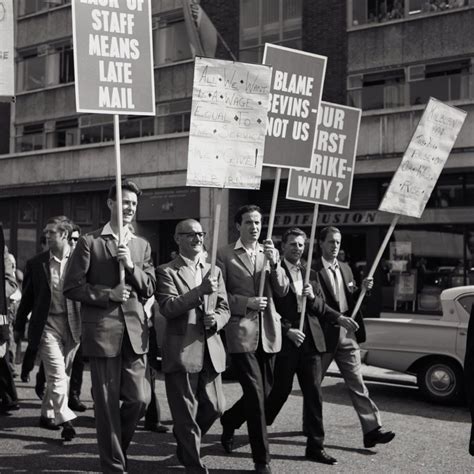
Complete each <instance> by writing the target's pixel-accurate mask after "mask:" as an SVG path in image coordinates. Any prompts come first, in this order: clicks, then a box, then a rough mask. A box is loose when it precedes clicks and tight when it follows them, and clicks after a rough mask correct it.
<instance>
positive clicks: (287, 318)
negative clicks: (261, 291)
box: [274, 260, 340, 352]
mask: <svg viewBox="0 0 474 474" xmlns="http://www.w3.org/2000/svg"><path fill="white" fill-rule="evenodd" d="M281 266H282V268H283V269H284V270H285V272H286V275H287V277H288V280H289V281H290V290H289V291H288V294H287V295H286V296H283V297H278V296H275V298H274V299H275V306H276V309H277V311H278V313H279V314H280V315H281V328H282V332H283V350H284V349H285V346H286V345H291V348H294V347H296V346H295V345H294V344H293V343H292V342H291V341H290V340H289V339H288V338H287V337H285V336H286V334H287V332H288V330H289V329H292V328H293V329H298V328H299V324H300V314H299V313H298V302H297V299H296V294H295V292H294V291H293V285H292V284H291V283H292V279H291V274H290V271H289V269H288V267H287V266H286V263H285V261H284V260H283V261H282V264H281ZM301 273H302V276H303V278H304V275H305V273H306V269H305V268H304V267H302V268H301ZM310 283H311V286H312V287H313V292H314V296H315V297H316V298H315V299H314V301H309V300H307V302H306V315H305V325H304V327H303V329H306V328H308V329H309V334H306V335H307V336H308V337H312V338H313V341H314V345H315V347H316V350H317V352H326V342H325V338H324V333H323V330H322V328H321V324H320V321H319V316H320V315H323V316H325V317H326V318H327V319H329V320H331V319H332V320H333V321H335V320H337V318H338V317H339V315H340V313H338V312H337V311H334V310H333V309H331V308H330V307H329V306H328V305H327V304H326V303H325V301H324V295H323V293H322V291H321V287H320V285H319V283H318V281H317V276H316V273H315V272H314V271H313V270H311V274H310ZM306 331H307V329H306Z"/></svg>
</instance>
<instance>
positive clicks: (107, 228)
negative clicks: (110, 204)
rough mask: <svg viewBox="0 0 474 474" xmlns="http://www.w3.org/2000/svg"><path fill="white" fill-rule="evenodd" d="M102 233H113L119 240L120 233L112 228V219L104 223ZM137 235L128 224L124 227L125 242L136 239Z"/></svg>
mask: <svg viewBox="0 0 474 474" xmlns="http://www.w3.org/2000/svg"><path fill="white" fill-rule="evenodd" d="M100 235H111V236H112V237H113V238H114V239H115V240H116V241H117V242H118V240H119V238H118V235H117V234H116V233H115V232H114V231H113V230H112V226H111V225H110V221H109V222H107V224H105V225H104V228H103V229H102V232H101V233H100ZM135 237H136V235H134V234H133V232H132V231H131V230H130V228H129V227H128V226H125V227H124V228H123V238H124V241H125V242H128V241H129V240H131V239H134V238H135Z"/></svg>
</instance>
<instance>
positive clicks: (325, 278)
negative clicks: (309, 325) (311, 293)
mask: <svg viewBox="0 0 474 474" xmlns="http://www.w3.org/2000/svg"><path fill="white" fill-rule="evenodd" d="M338 263H339V268H340V271H341V274H342V280H343V282H344V292H345V295H346V299H347V305H348V307H349V310H348V316H350V315H351V313H352V310H353V309H354V306H355V304H356V302H357V296H358V294H359V290H358V289H357V286H356V283H355V280H354V275H353V274H352V270H351V267H349V265H348V264H347V263H345V262H338ZM315 271H316V273H317V275H318V281H319V283H320V285H321V289H322V290H323V294H324V298H325V300H326V304H327V305H328V306H329V307H330V308H332V309H333V310H335V311H337V312H338V313H339V314H340V312H339V303H338V302H337V300H336V295H335V294H334V289H333V287H332V285H331V280H330V277H329V275H328V272H327V270H326V269H325V268H324V265H323V262H322V260H321V258H319V259H318V260H317V262H316V267H315ZM320 320H321V327H322V328H323V331H324V335H325V337H326V347H327V350H328V352H332V351H333V350H335V348H336V346H337V343H338V341H339V333H340V327H339V326H338V325H336V322H335V320H334V319H333V318H331V317H329V318H328V317H327V315H321V316H320ZM355 320H356V321H357V323H358V324H359V329H358V330H357V331H356V334H355V335H356V340H357V342H358V343H362V342H364V341H365V337H366V336H365V326H364V319H363V318H362V314H361V312H360V311H359V312H358V313H357V315H356V317H355Z"/></svg>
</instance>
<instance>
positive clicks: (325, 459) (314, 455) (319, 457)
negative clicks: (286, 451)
mask: <svg viewBox="0 0 474 474" xmlns="http://www.w3.org/2000/svg"><path fill="white" fill-rule="evenodd" d="M305 458H306V459H309V460H310V461H316V462H320V463H322V464H329V465H334V464H337V459H336V458H333V457H332V456H329V454H328V453H327V452H326V451H324V449H308V448H306V453H305Z"/></svg>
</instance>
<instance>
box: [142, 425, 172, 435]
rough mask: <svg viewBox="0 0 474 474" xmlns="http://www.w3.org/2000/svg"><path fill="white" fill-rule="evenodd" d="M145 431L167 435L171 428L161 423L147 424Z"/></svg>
mask: <svg viewBox="0 0 474 474" xmlns="http://www.w3.org/2000/svg"><path fill="white" fill-rule="evenodd" d="M143 429H145V430H147V431H153V432H154V433H167V432H168V431H169V428H168V427H167V426H165V425H162V424H161V423H145V426H144V427H143Z"/></svg>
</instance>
